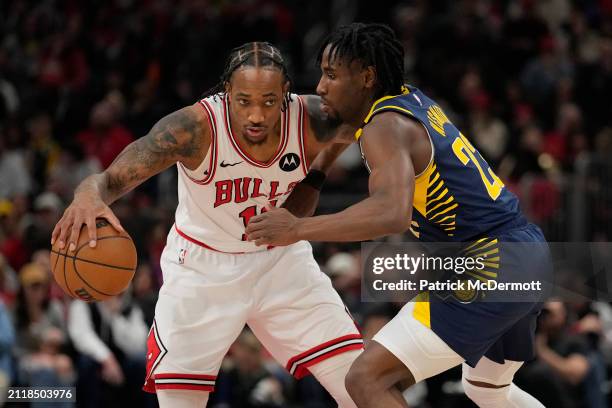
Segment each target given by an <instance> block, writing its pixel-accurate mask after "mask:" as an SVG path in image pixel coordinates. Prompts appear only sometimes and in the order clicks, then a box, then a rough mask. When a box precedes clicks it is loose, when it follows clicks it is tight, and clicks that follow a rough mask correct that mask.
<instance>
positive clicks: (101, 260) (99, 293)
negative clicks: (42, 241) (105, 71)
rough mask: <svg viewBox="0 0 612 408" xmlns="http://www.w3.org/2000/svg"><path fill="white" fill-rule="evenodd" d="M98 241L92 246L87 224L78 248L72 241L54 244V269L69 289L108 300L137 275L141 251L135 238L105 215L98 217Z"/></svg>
mask: <svg viewBox="0 0 612 408" xmlns="http://www.w3.org/2000/svg"><path fill="white" fill-rule="evenodd" d="M96 228H97V238H98V241H97V244H96V247H95V248H90V247H89V236H88V235H87V227H86V226H85V225H83V228H82V229H81V233H80V235H79V242H78V244H77V246H76V249H75V250H74V252H69V251H68V245H66V246H65V247H64V249H62V250H60V249H59V248H58V247H57V242H56V243H55V245H53V247H52V248H51V270H52V271H53V276H54V277H55V281H56V282H57V283H58V284H59V285H60V286H61V287H62V289H64V291H65V292H66V293H68V294H69V295H70V296H72V297H73V298H76V299H81V300H84V301H87V302H90V301H94V300H104V299H107V298H109V297H111V296H116V295H118V294H120V293H121V292H123V291H124V290H125V289H126V288H127V287H128V285H129V284H130V281H131V280H132V278H133V277H134V271H135V270H136V264H137V259H138V258H137V255H136V247H135V246H134V242H133V241H132V238H130V236H129V235H128V234H127V233H125V232H118V231H117V230H115V229H114V228H113V226H112V225H111V224H110V223H109V222H108V221H107V220H105V219H102V218H99V219H97V220H96Z"/></svg>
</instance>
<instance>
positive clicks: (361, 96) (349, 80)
mask: <svg viewBox="0 0 612 408" xmlns="http://www.w3.org/2000/svg"><path fill="white" fill-rule="evenodd" d="M329 49H330V46H329V45H328V46H327V48H326V49H325V50H324V51H323V57H322V59H321V79H320V80H319V84H318V85H317V94H318V95H319V96H320V97H321V99H322V104H321V110H323V112H325V113H326V114H327V115H329V116H330V117H331V118H333V119H340V120H342V121H343V122H349V123H351V122H359V123H360V122H361V120H362V119H363V118H360V114H361V112H362V110H363V106H364V104H366V103H367V98H368V93H367V92H366V91H367V88H366V87H365V85H366V83H365V79H366V78H365V75H364V70H363V68H362V67H361V64H360V63H359V62H358V61H353V62H350V63H349V62H347V61H343V60H341V59H339V58H331V60H330V55H329Z"/></svg>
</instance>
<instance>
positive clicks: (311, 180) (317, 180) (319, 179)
mask: <svg viewBox="0 0 612 408" xmlns="http://www.w3.org/2000/svg"><path fill="white" fill-rule="evenodd" d="M325 177H327V176H326V175H325V173H324V172H322V171H320V170H310V171H308V174H306V177H304V178H303V179H302V183H304V184H308V185H309V186H310V187H312V188H314V189H316V190H319V191H321V187H323V183H324V182H325Z"/></svg>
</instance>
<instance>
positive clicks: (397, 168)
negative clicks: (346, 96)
mask: <svg viewBox="0 0 612 408" xmlns="http://www.w3.org/2000/svg"><path fill="white" fill-rule="evenodd" d="M416 126H418V125H417V124H416V123H414V122H412V121H410V120H409V119H406V118H404V117H402V116H401V115H399V114H396V113H391V112H388V113H382V114H379V115H377V116H375V117H374V119H373V120H372V122H370V124H368V126H367V127H366V128H365V129H364V131H363V134H362V136H361V137H362V141H361V143H362V144H361V146H362V149H363V151H364V154H365V156H366V157H367V159H368V164H369V166H370V170H371V173H370V178H369V190H370V196H369V197H368V198H366V199H365V200H363V201H361V202H359V203H357V204H355V205H352V206H351V207H349V208H347V209H346V210H344V211H341V212H339V213H336V214H330V215H322V216H317V217H310V218H301V219H298V218H295V217H293V216H291V214H288V213H283V210H282V209H272V210H271V211H269V212H266V213H264V214H261V215H259V216H256V217H253V218H252V219H251V222H250V223H249V225H248V226H247V235H248V237H249V240H251V241H255V243H256V244H258V245H264V244H267V245H287V244H290V243H292V242H296V241H299V240H309V241H363V240H368V239H374V238H378V237H381V236H384V235H389V234H395V233H401V232H404V231H406V230H407V229H408V228H409V226H410V220H411V218H412V197H413V193H414V177H415V176H414V167H413V165H412V160H411V158H410V146H409V143H410V140H411V138H410V137H407V135H409V134H410V133H411V132H414V131H418V129H416V128H415V127H416Z"/></svg>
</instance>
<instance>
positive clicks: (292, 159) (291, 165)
mask: <svg viewBox="0 0 612 408" xmlns="http://www.w3.org/2000/svg"><path fill="white" fill-rule="evenodd" d="M278 165H279V166H280V168H281V170H283V171H293V170H295V169H297V168H298V167H299V166H300V156H298V155H297V154H295V153H287V154H286V155H284V156H283V157H281V159H280V161H279V163H278Z"/></svg>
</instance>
